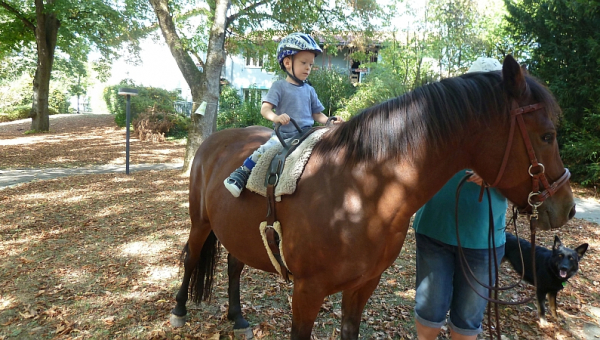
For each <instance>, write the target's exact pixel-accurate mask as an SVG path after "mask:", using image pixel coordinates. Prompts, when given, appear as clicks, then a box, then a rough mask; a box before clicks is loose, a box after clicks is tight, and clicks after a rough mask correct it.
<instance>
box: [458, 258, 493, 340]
mask: <svg viewBox="0 0 600 340" xmlns="http://www.w3.org/2000/svg"><path fill="white" fill-rule="evenodd" d="M463 251H464V254H465V258H466V260H467V262H468V264H469V267H470V268H471V270H472V271H473V274H474V275H475V276H476V277H477V280H479V282H482V283H484V284H486V285H489V284H490V282H491V283H492V285H493V283H494V282H495V280H496V278H495V276H494V271H495V270H494V267H493V266H492V280H491V281H490V277H489V273H490V272H489V261H490V260H491V261H493V256H492V257H491V259H490V253H489V251H488V250H487V249H468V248H463ZM496 254H497V256H496V259H497V260H498V263H497V265H498V266H499V265H500V261H501V259H502V256H504V246H502V247H498V248H497V249H496ZM460 261H461V259H459V257H458V253H457V256H456V263H455V267H456V272H455V274H454V282H455V284H454V287H455V288H454V296H453V298H452V305H451V306H450V321H449V322H448V323H449V326H450V330H451V333H452V334H453V337H452V339H475V338H476V337H477V334H479V333H481V332H482V328H481V323H482V321H483V314H484V313H485V307H486V305H487V301H486V300H485V299H484V298H482V297H481V296H480V295H482V296H485V297H487V296H488V289H487V288H485V287H483V286H481V285H480V284H479V283H477V282H476V281H475V279H473V278H472V277H471V276H470V275H471V274H470V273H469V271H468V270H467V269H466V268H465V270H466V274H467V277H465V274H464V273H463V270H462V269H461V264H460ZM469 283H470V284H469ZM471 285H472V286H473V288H475V289H476V291H477V292H475V291H474V290H473V288H471ZM478 293H479V294H478Z"/></svg>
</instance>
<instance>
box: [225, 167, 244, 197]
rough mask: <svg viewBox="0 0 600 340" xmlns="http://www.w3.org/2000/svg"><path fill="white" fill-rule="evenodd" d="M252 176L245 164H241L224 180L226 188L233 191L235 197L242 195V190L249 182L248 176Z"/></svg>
mask: <svg viewBox="0 0 600 340" xmlns="http://www.w3.org/2000/svg"><path fill="white" fill-rule="evenodd" d="M249 176H250V170H248V168H246V167H245V166H241V167H239V168H237V169H235V171H233V172H232V173H231V175H229V177H227V178H226V179H225V181H224V182H223V184H225V188H227V190H229V192H231V194H232V195H233V196H234V197H240V194H241V193H242V190H244V187H245V186H246V183H247V182H248V177H249Z"/></svg>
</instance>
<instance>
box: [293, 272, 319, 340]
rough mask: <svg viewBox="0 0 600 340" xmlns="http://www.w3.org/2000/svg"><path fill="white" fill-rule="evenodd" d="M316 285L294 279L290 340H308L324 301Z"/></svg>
mask: <svg viewBox="0 0 600 340" xmlns="http://www.w3.org/2000/svg"><path fill="white" fill-rule="evenodd" d="M319 288H320V287H319V286H318V285H314V284H313V285H311V284H308V283H307V282H305V281H300V280H298V279H295V281H294V293H293V295H292V336H291V339H292V340H310V336H311V333H312V329H313V325H314V323H315V319H316V318H317V314H318V313H319V309H321V305H322V304H323V299H325V294H323V293H322V292H321V289H319Z"/></svg>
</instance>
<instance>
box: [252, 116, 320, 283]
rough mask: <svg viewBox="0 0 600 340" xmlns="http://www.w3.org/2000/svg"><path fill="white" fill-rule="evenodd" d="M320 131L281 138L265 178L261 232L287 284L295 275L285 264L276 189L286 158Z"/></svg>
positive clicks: (304, 132)
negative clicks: (265, 214) (263, 214)
mask: <svg viewBox="0 0 600 340" xmlns="http://www.w3.org/2000/svg"><path fill="white" fill-rule="evenodd" d="M318 129H320V128H311V129H307V130H305V131H301V132H299V133H298V134H297V135H296V136H294V137H292V138H290V139H288V140H287V141H288V142H285V141H284V140H283V139H281V137H280V141H281V142H282V143H281V144H282V148H281V150H280V151H279V152H277V154H275V156H274V157H273V159H272V160H271V163H270V165H269V167H268V170H267V174H266V177H265V186H266V187H267V190H266V196H267V220H266V221H265V222H263V223H261V226H260V232H261V234H262V235H263V241H264V242H265V246H266V247H267V252H268V253H269V257H270V258H271V262H273V265H274V266H275V269H277V271H278V272H279V274H280V275H281V276H282V277H283V279H284V280H285V281H286V282H290V280H291V278H292V275H293V274H292V272H290V270H289V269H288V267H287V265H286V263H285V259H284V257H283V251H282V249H281V225H280V223H279V221H277V215H276V213H275V201H276V198H275V187H276V186H277V184H279V179H280V178H281V174H282V172H283V168H284V165H285V160H286V158H287V157H288V156H289V155H290V154H291V153H292V152H293V151H294V150H296V148H297V147H298V146H299V145H300V144H301V143H302V142H303V141H304V140H305V139H306V138H307V137H308V136H310V135H311V134H312V133H314V132H315V131H317V130H318ZM276 131H277V130H276ZM278 137H279V135H278ZM269 250H270V252H269Z"/></svg>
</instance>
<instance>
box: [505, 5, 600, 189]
mask: <svg viewBox="0 0 600 340" xmlns="http://www.w3.org/2000/svg"><path fill="white" fill-rule="evenodd" d="M506 1H507V2H506V4H507V8H508V11H509V13H510V15H511V16H510V17H509V18H508V21H509V25H510V27H511V28H512V30H513V36H514V37H513V38H514V39H515V40H521V41H531V42H533V43H532V45H533V46H534V47H535V48H534V49H533V51H532V54H531V58H530V60H529V61H528V64H529V66H530V70H531V72H532V73H533V74H534V75H536V76H538V77H539V78H541V79H543V80H544V81H546V82H547V83H548V86H549V88H550V90H552V92H553V93H554V95H555V96H556V98H557V99H558V101H559V103H560V105H561V107H562V109H563V114H564V119H563V126H562V128H561V131H560V134H559V136H560V138H561V155H562V156H563V160H564V162H565V165H566V166H567V167H568V168H569V169H570V170H571V172H572V173H573V177H572V178H573V179H574V180H575V181H580V182H581V184H584V185H592V184H597V183H598V182H600V171H599V169H600V159H599V157H598V154H597V150H600V118H599V117H600V104H598V103H600V82H599V81H598V79H600V31H599V30H598V29H597V28H598V27H600V3H599V2H598V1H589V0H579V1H570V0H542V1H533V0H524V1H522V2H512V1H508V0H506Z"/></svg>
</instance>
